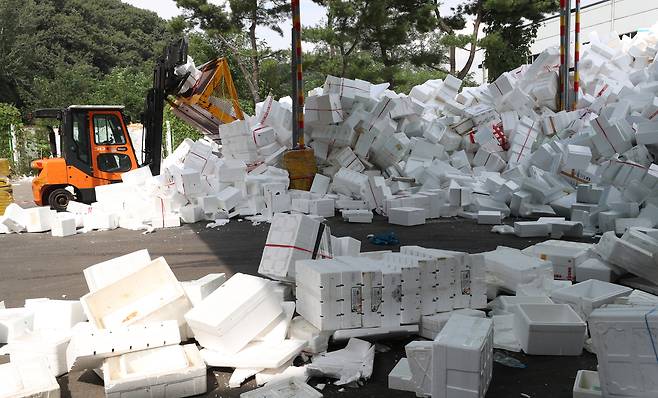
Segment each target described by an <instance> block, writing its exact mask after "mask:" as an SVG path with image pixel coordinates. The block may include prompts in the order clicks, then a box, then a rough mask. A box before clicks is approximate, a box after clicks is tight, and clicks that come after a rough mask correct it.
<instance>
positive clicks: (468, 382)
mask: <svg viewBox="0 0 658 398" xmlns="http://www.w3.org/2000/svg"><path fill="white" fill-rule="evenodd" d="M431 372H432V390H431V391H432V392H431V396H432V397H436V398H448V397H466V396H468V397H478V398H484V396H485V395H486V393H487V389H488V388H489V384H490V383H491V377H492V373H493V322H492V321H491V320H490V319H486V318H474V317H469V316H462V315H453V316H452V317H450V320H448V323H447V324H446V325H445V327H444V328H443V330H441V333H439V335H438V336H437V337H436V339H435V340H434V342H433V344H432V368H431Z"/></svg>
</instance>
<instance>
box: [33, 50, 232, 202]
mask: <svg viewBox="0 0 658 398" xmlns="http://www.w3.org/2000/svg"><path fill="white" fill-rule="evenodd" d="M187 48H188V44H187V39H186V38H183V39H180V40H178V41H176V42H174V43H172V44H170V45H169V46H168V47H167V48H166V50H165V53H164V56H163V57H161V58H160V59H159V60H158V61H157V63H156V67H155V69H154V73H153V87H152V88H151V89H150V90H149V92H148V94H147V97H146V106H145V110H144V112H143V113H142V115H141V119H142V124H143V126H144V133H143V143H142V148H143V150H142V152H143V153H142V154H141V155H142V156H139V157H138V156H137V154H136V153H135V149H134V146H133V143H132V141H131V139H130V135H129V134H128V129H127V125H128V124H129V123H130V120H129V118H128V117H127V116H126V115H125V114H124V113H123V109H124V108H123V106H115V105H110V106H107V105H73V106H69V107H68V108H66V109H39V110H36V111H34V113H33V114H32V115H31V116H32V118H39V119H49V120H57V121H58V122H59V138H60V145H59V148H60V151H59V153H58V151H57V145H56V135H55V131H54V129H53V128H52V126H48V130H49V141H50V150H51V155H52V156H51V157H48V158H43V159H38V160H35V161H33V162H32V168H33V169H35V170H39V175H38V176H37V177H35V178H34V180H33V181H32V194H33V196H34V202H35V203H36V204H37V205H40V206H50V207H51V208H52V209H55V210H58V211H63V210H66V207H67V206H68V203H69V201H71V200H76V201H80V202H84V203H91V202H94V201H95V200H96V195H95V190H94V188H95V187H96V186H99V185H105V184H112V183H116V182H121V174H122V173H124V172H127V171H130V170H134V169H137V168H139V167H145V166H149V167H150V168H151V172H152V173H153V174H154V175H158V174H160V163H161V159H162V122H163V117H164V107H165V102H167V103H169V104H170V105H171V107H172V109H173V111H174V113H175V114H176V115H177V116H178V117H179V118H181V119H182V120H184V121H185V122H186V123H188V124H190V125H192V126H193V127H195V128H197V129H199V130H200V131H201V132H202V133H204V134H205V135H206V136H209V138H212V139H215V140H218V132H219V125H220V124H222V123H230V122H232V121H234V120H237V119H244V116H243V113H242V110H241V108H240V105H239V103H238V97H237V92H236V89H235V86H234V84H233V79H232V77H231V73H230V71H229V68H228V63H227V62H226V60H225V59H224V58H218V59H215V60H212V61H210V62H208V63H206V64H204V65H201V66H199V67H198V70H199V71H200V72H201V74H200V75H199V76H198V78H197V79H195V83H194V84H193V85H191V87H190V88H188V89H186V90H185V91H184V92H181V89H182V88H183V87H184V85H185V83H186V82H189V77H190V74H191V72H189V71H188V72H187V73H176V70H177V68H178V70H179V71H180V70H181V69H180V67H184V66H185V65H186V63H187V62H188V57H187ZM183 70H184V69H183ZM193 81H194V80H193ZM140 158H142V159H143V161H141V163H140Z"/></svg>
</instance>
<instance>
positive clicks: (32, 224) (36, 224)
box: [25, 207, 52, 232]
mask: <svg viewBox="0 0 658 398" xmlns="http://www.w3.org/2000/svg"><path fill="white" fill-rule="evenodd" d="M51 218H52V215H51V212H50V207H33V208H30V209H25V222H26V224H25V227H26V229H27V232H44V231H48V230H50V220H51Z"/></svg>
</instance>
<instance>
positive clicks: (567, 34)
mask: <svg viewBox="0 0 658 398" xmlns="http://www.w3.org/2000/svg"><path fill="white" fill-rule="evenodd" d="M566 3H567V4H566V7H565V10H564V11H565V14H564V72H565V73H564V106H563V107H562V109H564V110H569V109H571V90H570V89H569V71H570V69H571V68H570V66H571V62H570V58H571V57H570V56H571V0H566Z"/></svg>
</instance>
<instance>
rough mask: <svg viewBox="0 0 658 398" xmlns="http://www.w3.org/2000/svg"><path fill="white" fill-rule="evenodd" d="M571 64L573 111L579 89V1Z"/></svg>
mask: <svg viewBox="0 0 658 398" xmlns="http://www.w3.org/2000/svg"><path fill="white" fill-rule="evenodd" d="M573 62H574V64H573V109H574V110H575V109H576V106H577V102H578V91H579V89H580V74H579V73H578V63H579V62H580V0H576V34H575V53H574V58H573Z"/></svg>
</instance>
